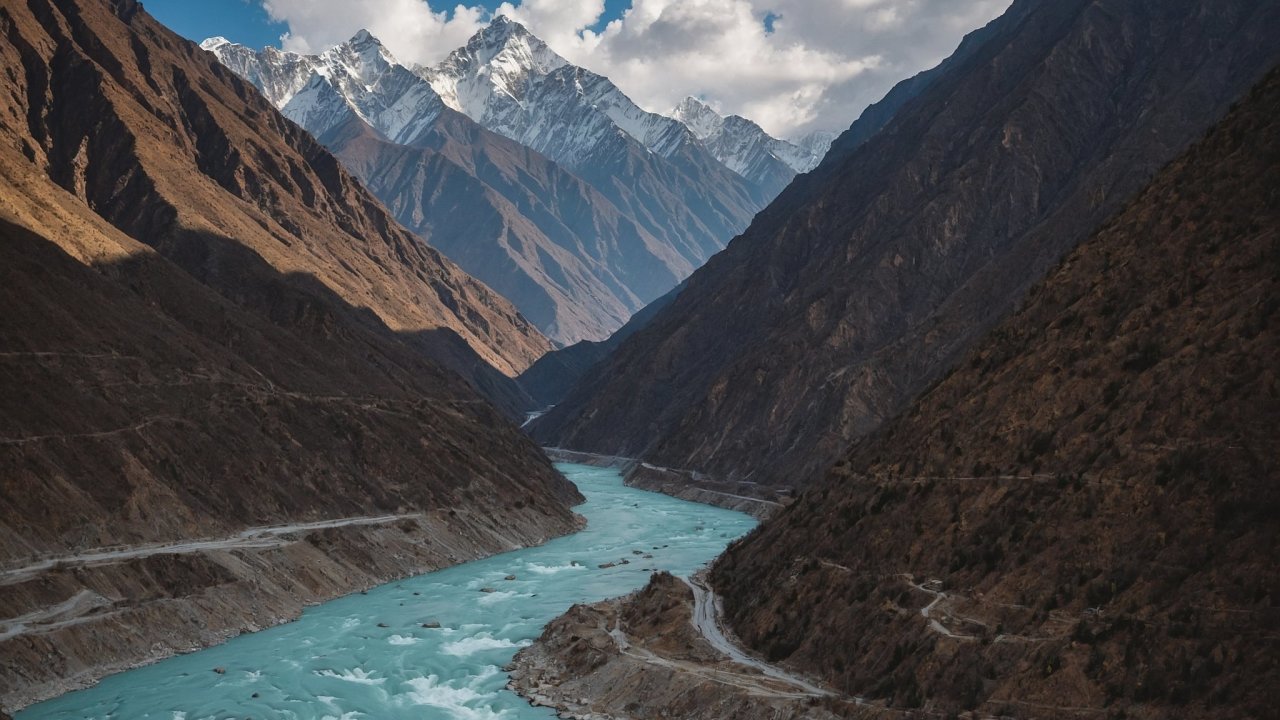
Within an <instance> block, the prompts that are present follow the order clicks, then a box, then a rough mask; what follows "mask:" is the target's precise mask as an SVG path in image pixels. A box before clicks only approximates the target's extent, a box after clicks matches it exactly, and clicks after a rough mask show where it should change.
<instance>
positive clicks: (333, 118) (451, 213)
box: [202, 31, 729, 344]
mask: <svg viewBox="0 0 1280 720" xmlns="http://www.w3.org/2000/svg"><path fill="white" fill-rule="evenodd" d="M202 47H204V48H205V49H208V50H210V51H211V52H213V53H214V54H215V55H217V56H218V58H219V59H220V60H221V61H222V62H223V63H224V64H225V65H226V66H227V67H229V68H231V69H232V70H234V71H235V72H236V73H237V74H239V75H240V76H241V77H244V78H245V79H246V80H249V81H250V82H252V83H254V85H255V86H256V87H258V88H259V89H260V90H261V91H262V92H263V93H264V94H265V95H266V96H267V97H268V99H270V100H271V101H272V102H273V103H274V104H275V105H276V106H277V107H278V108H280V109H281V111H282V112H283V113H284V115H285V116H286V117H288V118H290V119H291V120H294V121H295V122H297V123H298V124H299V125H301V126H302V127H304V128H306V129H307V130H309V131H310V132H311V133H312V134H313V135H314V136H315V137H316V138H317V139H319V140H320V141H321V142H322V143H323V144H324V145H325V146H326V147H328V148H329V149H330V150H331V151H333V152H334V153H335V154H336V155H337V156H338V157H339V158H340V159H341V160H342V161H343V163H344V165H346V167H347V168H349V169H350V170H351V171H352V172H353V173H355V174H356V175H357V176H358V177H359V178H360V179H361V180H362V181H363V182H364V183H365V184H366V186H367V187H368V188H369V189H370V190H371V191H372V192H373V193H374V194H375V195H377V196H378V198H379V199H381V200H382V201H383V202H384V203H386V205H387V206H388V207H389V208H390V209H391V211H392V212H393V213H394V214H395V216H396V218H397V219H398V220H400V221H401V222H402V223H403V224H404V225H405V226H406V227H408V228H409V229H410V230H413V231H414V232H415V233H417V234H418V235H419V236H420V237H421V238H423V239H424V240H426V241H427V242H428V243H429V244H430V245H432V246H433V247H435V248H438V249H439V250H441V251H442V252H444V253H445V254H446V255H448V256H449V257H450V258H451V259H453V260H455V261H456V262H458V263H459V264H460V265H461V266H462V267H463V269H465V270H466V271H467V272H468V273H470V274H472V275H474V276H476V277H477V278H479V279H481V280H482V281H484V282H485V283H486V284H488V285H489V286H490V287H492V288H494V289H495V290H497V291H498V292H499V293H501V294H502V295H503V296H504V297H507V298H509V299H510V300H511V301H512V302H514V303H515V304H516V306H517V307H518V308H520V311H521V313H522V314H523V315H525V316H526V317H528V318H529V319H530V320H531V321H532V322H533V323H534V324H536V325H537V326H538V328H539V329H541V330H542V331H543V332H545V333H546V334H547V335H548V336H549V337H551V338H552V339H553V340H555V341H557V342H560V343H563V344H572V343H575V342H578V341H581V340H603V339H605V338H607V337H608V336H609V334H610V333H611V332H613V331H614V330H615V329H617V328H618V327H619V326H621V325H622V324H623V323H624V322H626V320H627V318H629V317H630V316H631V314H632V313H634V312H636V311H637V310H639V309H640V308H641V307H643V306H644V305H645V304H646V303H648V302H650V301H652V300H654V299H656V298H658V297H659V296H661V295H662V294H663V293H665V292H666V291H668V290H669V289H670V288H671V287H673V286H674V285H675V284H676V283H678V282H679V281H680V280H682V279H683V278H684V277H686V276H687V275H688V274H689V273H690V272H692V271H693V269H694V267H695V265H694V264H693V262H694V260H691V259H690V258H686V257H684V256H682V255H681V254H680V252H678V251H676V250H675V249H673V248H671V247H669V246H667V245H665V244H664V243H663V242H662V241H660V240H658V239H657V238H656V237H654V236H653V235H652V234H651V233H650V232H649V231H647V230H646V229H645V228H644V227H642V225H641V224H640V223H639V222H638V221H637V220H636V219H635V218H633V217H631V216H629V215H627V214H625V213H623V212H622V211H620V210H619V209H618V208H617V207H616V206H615V205H614V203H613V202H612V201H611V200H609V199H608V198H606V197H605V196H604V194H602V193H601V192H600V191H599V190H597V189H596V188H595V187H593V186H592V185H590V184H589V183H587V182H586V181H584V180H582V179H581V178H579V177H578V176H576V175H574V174H573V173H571V172H570V171H569V170H567V169H566V168H563V167H561V166H560V165H559V164H557V163H556V162H554V161H552V160H550V159H548V158H547V157H546V156H544V155H542V154H541V153H539V152H537V151H535V150H532V149H530V148H528V147H525V146H523V145H521V144H520V143H518V142H516V141H514V140H510V139H508V138H506V137H503V136H502V135H499V134H497V133H494V132H490V131H488V130H486V129H484V128H483V127H481V126H480V125H478V124H477V123H476V122H474V121H473V120H471V119H470V118H468V117H466V116H465V115H462V114H461V113H459V112H457V111H456V110H454V109H452V108H450V107H446V105H445V104H444V102H443V101H442V100H441V99H440V96H439V95H438V94H437V93H436V91H435V90H434V89H433V88H432V87H431V85H429V84H428V83H427V81H426V80H424V79H422V78H420V77H418V76H417V75H414V74H413V73H411V72H410V71H409V70H408V69H407V68H405V67H404V66H402V65H400V64H398V63H397V62H396V60H395V58H394V57H392V56H391V54H390V53H389V52H388V51H387V50H386V48H384V47H383V46H382V45H381V43H379V42H378V41H377V39H376V38H373V37H372V36H370V35H369V34H368V33H367V32H363V31H362V32H361V33H359V34H358V35H356V37H354V38H352V40H351V41H349V42H347V43H344V44H342V45H339V46H337V47H335V48H333V49H331V50H328V51H326V52H325V53H323V54H321V55H316V56H305V55H296V54H292V53H283V52H280V51H278V50H275V49H273V48H265V49H263V50H261V51H254V50H250V49H249V48H246V47H244V46H241V45H236V44H234V43H230V42H227V41H226V40H223V39H221V38H212V39H210V40H206V41H205V42H204V43H203V44H202ZM728 237H729V235H728V234H726V235H724V236H723V237H722V238H721V239H720V241H721V243H723V241H724V240H726V239H727V238H728Z"/></svg>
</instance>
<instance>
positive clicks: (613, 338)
mask: <svg viewBox="0 0 1280 720" xmlns="http://www.w3.org/2000/svg"><path fill="white" fill-rule="evenodd" d="M683 289H684V284H683V283H682V284H680V285H677V286H676V287H675V288H674V289H672V290H671V291H670V292H668V293H667V294H666V295H663V296H662V297H660V298H658V299H657V300H654V301H653V302H651V303H649V304H648V305H646V306H645V307H644V308H643V309H641V310H640V311H639V312H637V313H636V314H634V315H632V316H631V319H630V320H628V321H627V323H626V324H625V325H623V326H622V327H620V328H618V330H617V331H616V332H614V333H613V334H612V335H610V336H609V337H608V339H606V340H600V341H590V340H584V341H582V342H579V343H574V344H573V345H570V346H568V347H564V348H560V349H558V350H552V351H551V352H549V353H547V354H546V355H543V356H542V357H540V358H538V361H537V362H535V363H534V364H532V365H530V366H529V369H528V370H525V371H524V372H522V373H520V377H519V380H520V387H521V388H523V389H524V391H525V392H527V393H528V394H529V396H530V397H532V398H533V401H534V407H536V408H539V409H543V408H548V407H550V406H552V405H555V404H557V403H559V402H560V401H561V400H563V399H564V397H565V395H567V394H569V391H571V390H572V389H573V387H574V385H576V384H577V383H578V382H579V381H581V380H582V378H583V377H584V376H586V374H587V373H588V372H591V371H592V369H593V368H595V366H596V365H597V364H599V363H600V362H602V361H603V360H605V358H607V357H609V355H610V354H612V353H613V351H614V350H617V349H618V346H619V345H621V344H622V342H623V341H624V340H626V339H627V338H629V337H631V336H632V335H634V334H636V333H637V332H639V331H640V329H641V328H643V327H644V326H645V325H647V324H649V321H650V320H652V319H653V318H654V317H655V316H656V315H657V314H658V313H659V312H660V311H661V310H662V309H663V308H665V307H666V306H668V305H670V304H671V303H672V302H673V301H674V300H675V299H676V296H677V295H679V294H680V291H681V290H683Z"/></svg>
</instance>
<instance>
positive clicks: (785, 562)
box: [714, 72, 1280, 718]
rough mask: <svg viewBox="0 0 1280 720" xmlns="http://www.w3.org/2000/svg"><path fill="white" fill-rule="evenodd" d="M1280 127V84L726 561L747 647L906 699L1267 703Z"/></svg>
mask: <svg viewBox="0 0 1280 720" xmlns="http://www.w3.org/2000/svg"><path fill="white" fill-rule="evenodd" d="M1277 117H1280V72H1273V73H1272V74H1271V75H1270V76H1269V77H1268V78H1267V80H1265V81H1264V82H1263V84H1262V85H1260V86H1259V87H1258V88H1257V89H1255V90H1254V91H1253V93H1252V94H1251V95H1249V96H1248V98H1247V99H1246V100H1244V101H1243V102H1242V103H1241V105H1240V106H1239V107H1238V108H1237V109H1236V110H1235V111H1233V112H1232V113H1231V114H1230V115H1229V117H1228V118H1227V119H1226V120H1225V121H1224V122H1223V123H1222V124H1221V125H1220V126H1218V127H1217V128H1216V129H1215V130H1213V131H1212V132H1211V133H1210V134H1209V135H1208V136H1207V137H1206V138H1205V139H1204V140H1203V141H1202V142H1200V143H1199V144H1198V145H1196V146H1195V147H1193V148H1192V150H1191V151H1190V152H1189V153H1187V154H1186V155H1185V156H1184V157H1182V158H1181V159H1180V160H1178V161H1176V162H1174V163H1173V164H1172V165H1170V166H1169V167H1168V168H1166V169H1165V170H1164V171H1163V172H1162V173H1160V175H1159V176H1158V177H1157V178H1156V180H1155V181H1154V183H1153V184H1151V185H1150V186H1149V187H1148V188H1147V189H1146V190H1145V191H1144V192H1143V193H1142V194H1141V195H1140V196H1139V197H1138V198H1137V199H1136V200H1135V201H1134V202H1133V203H1132V204H1131V205H1130V206H1129V207H1128V208H1127V209H1126V210H1124V211H1123V212H1122V213H1120V214H1119V215H1118V216H1116V217H1115V218H1114V219H1112V220H1111V221H1110V222H1109V223H1107V225H1106V227H1105V228H1104V229H1103V230H1101V231H1100V232H1099V233H1098V234H1097V235H1095V236H1094V237H1093V238H1091V239H1090V240H1088V241H1087V242H1085V243H1084V244H1083V245H1082V246H1081V247H1079V248H1078V249H1077V250H1076V251H1075V252H1073V253H1072V254H1071V255H1069V256H1068V257H1067V259H1066V260H1065V262H1063V263H1062V265H1061V266H1060V267H1058V268H1057V269H1056V270H1054V271H1053V272H1052V273H1051V274H1050V275H1049V277H1048V279H1047V280H1045V281H1044V282H1043V283H1041V284H1040V285H1038V286H1037V287H1035V288H1034V289H1033V290H1032V291H1031V292H1030V294H1029V295H1028V297H1027V299H1026V302H1025V304H1024V307H1023V308H1022V309H1021V310H1019V311H1018V312H1016V313H1015V314H1014V315H1013V316H1012V317H1010V318H1009V319H1007V320H1006V321H1004V322H1003V323H1001V324H1000V325H998V326H997V327H996V328H995V330H994V331H992V332H991V333H990V334H989V335H988V336H987V337H986V338H985V339H984V340H983V341H982V342H981V343H979V345H978V346H977V348H976V350H975V351H974V352H973V353H971V354H970V355H969V356H968V358H967V359H966V360H965V361H964V362H963V363H962V364H961V365H960V367H959V368H958V369H957V370H956V371H954V372H953V373H952V374H951V375H950V376H948V377H947V378H945V379H944V380H942V381H941V382H940V383H938V384H937V385H936V386H935V387H934V388H932V389H931V390H929V391H928V392H926V393H925V394H924V395H923V396H922V397H921V398H919V399H918V400H917V401H916V402H915V403H914V404H913V405H912V406H911V408H910V409H909V410H908V411H907V412H906V413H905V414H904V415H903V416H901V417H899V418H898V419H896V420H895V421H893V422H892V423H890V424H889V425H887V426H886V428H885V429H883V430H882V431H881V432H879V433H877V434H876V435H875V436H873V437H870V438H868V439H866V440H864V441H862V442H859V443H858V444H856V445H855V446H854V447H853V449H852V450H851V451H850V452H849V453H848V454H847V455H846V457H845V458H844V459H843V460H841V461H840V462H839V463H838V464H837V466H836V468H835V469H834V470H833V471H832V472H831V473H829V474H828V475H827V477H826V479H825V480H823V481H822V482H821V483H820V485H818V486H817V487H815V488H813V489H812V490H811V491H809V492H808V493H806V494H805V495H804V496H803V497H802V498H801V499H800V500H798V501H797V502H796V503H795V505H794V506H792V507H790V508H789V509H788V510H786V511H784V512H783V513H781V514H780V515H779V516H778V517H776V518H775V519H774V520H773V521H772V522H770V523H768V524H766V525H765V526H763V529H762V530H761V531H760V532H758V533H756V534H755V535H753V536H752V537H750V538H749V539H747V540H746V541H745V542H742V543H740V544H738V545H737V546H735V547H733V548H732V549H731V550H730V552H729V553H728V554H727V555H726V556H725V558H724V559H723V560H722V561H721V562H720V563H719V564H718V565H717V566H716V568H715V572H714V580H715V582H716V585H717V587H719V588H720V589H721V590H722V591H723V592H724V595H725V597H726V609H727V611H728V613H729V615H730V617H731V620H732V622H733V624H734V626H735V628H736V629H737V630H738V632H739V634H740V635H741V636H742V637H743V638H744V640H746V641H747V642H748V643H749V644H751V645H752V646H754V647H756V648H758V649H759V650H760V651H761V652H763V653H765V654H767V655H768V656H770V657H771V658H774V659H779V660H786V661H787V662H789V663H791V664H794V665H795V666H797V667H800V668H803V669H806V670H810V671H812V672H814V673H817V674H820V675H822V676H823V677H825V678H826V679H828V680H829V681H830V682H832V683H833V684H836V685H838V686H839V687H841V688H842V689H845V690H847V691H848V692H850V693H856V694H859V695H865V696H870V697H875V698H880V699H886V700H888V701H890V702H891V703H892V704H893V705H895V706H898V707H921V706H923V707H927V708H930V709H933V710H938V711H945V712H956V711H961V710H976V711H979V712H982V713H984V714H992V713H998V714H1007V715H1013V716H1018V717H1024V716H1025V717H1033V716H1034V717H1081V716H1086V715H1087V716H1090V717H1094V716H1096V717H1104V716H1105V717H1150V718H1156V717H1159V718H1165V717H1180V718H1182V717H1203V718H1244V717H1249V718H1261V717H1269V716H1273V715H1274V713H1275V707H1276V700H1277V697H1276V694H1275V693H1276V688H1277V687H1280V664H1278V663H1277V658H1278V657H1280V655H1278V654H1277V646H1276V643H1277V636H1278V634H1280V608H1277V603H1276V593H1277V591H1278V590H1280V571H1278V570H1277V565H1276V563H1275V558H1276V556H1277V552H1278V551H1280V543H1278V540H1280V537H1278V535H1277V533H1278V532H1280V527H1278V526H1277V524H1276V518H1277V517H1280V488H1278V486H1277V479H1278V478H1280V468H1278V467H1277V457H1278V456H1277V453H1276V450H1277V447H1278V445H1280V434H1278V433H1280V431H1278V428H1280V399H1278V397H1280V384H1278V383H1280V378H1278V377H1277V366H1276V359H1277V358H1278V357H1280V333H1278V331H1280V313H1277V312H1276V311H1277V309H1278V308H1280V300H1278V298H1280V121H1278V120H1277ZM760 588H770V592H769V593H768V594H764V593H761V592H760ZM926 612H927V614H928V617H923V616H922V614H924V613H926Z"/></svg>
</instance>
